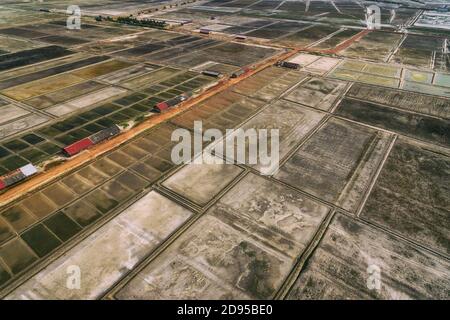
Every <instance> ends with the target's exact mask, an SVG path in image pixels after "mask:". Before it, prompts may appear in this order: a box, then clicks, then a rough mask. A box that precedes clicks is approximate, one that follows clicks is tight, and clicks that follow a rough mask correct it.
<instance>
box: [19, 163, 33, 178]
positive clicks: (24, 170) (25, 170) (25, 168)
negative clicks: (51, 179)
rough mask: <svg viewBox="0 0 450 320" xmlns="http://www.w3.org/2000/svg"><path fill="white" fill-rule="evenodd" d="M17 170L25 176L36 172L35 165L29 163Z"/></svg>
mask: <svg viewBox="0 0 450 320" xmlns="http://www.w3.org/2000/svg"><path fill="white" fill-rule="evenodd" d="M19 170H20V171H22V173H23V174H24V175H25V176H27V177H29V176H32V175H33V174H36V173H37V169H36V167H35V166H33V165H32V164H31V163H29V164H27V165H26V166H23V167H21V168H20V169H19Z"/></svg>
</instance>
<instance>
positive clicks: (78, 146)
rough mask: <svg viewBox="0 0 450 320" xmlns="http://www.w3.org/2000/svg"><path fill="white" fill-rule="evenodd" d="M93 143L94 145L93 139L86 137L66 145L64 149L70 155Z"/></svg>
mask: <svg viewBox="0 0 450 320" xmlns="http://www.w3.org/2000/svg"><path fill="white" fill-rule="evenodd" d="M92 145H93V143H92V141H91V139H89V138H84V139H83V140H80V141H77V142H75V143H73V144H71V145H70V146H67V147H65V148H64V149H63V150H64V151H65V152H66V153H67V154H68V155H69V156H73V155H75V154H77V153H79V152H81V151H83V150H84V149H87V148H88V147H90V146H92Z"/></svg>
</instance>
